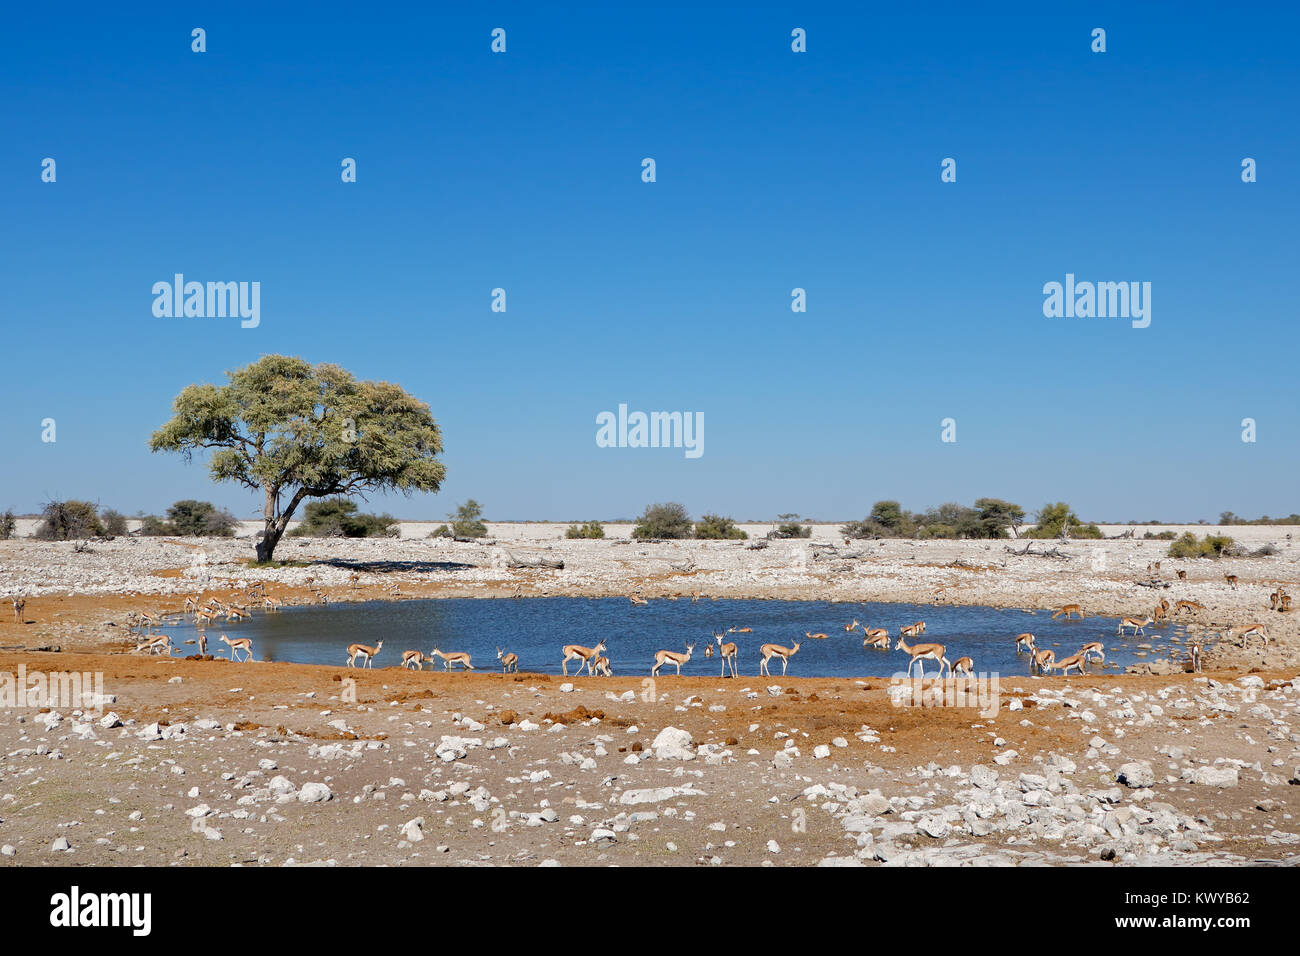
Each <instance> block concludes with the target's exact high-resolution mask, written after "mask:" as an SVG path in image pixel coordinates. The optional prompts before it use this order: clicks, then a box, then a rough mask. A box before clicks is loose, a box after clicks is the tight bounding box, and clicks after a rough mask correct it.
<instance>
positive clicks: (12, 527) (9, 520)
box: [0, 511, 18, 541]
mask: <svg viewBox="0 0 1300 956" xmlns="http://www.w3.org/2000/svg"><path fill="white" fill-rule="evenodd" d="M17 528H18V522H17V521H15V520H14V513H13V512H12V511H6V512H5V513H4V514H2V515H0V541H7V540H8V539H10V538H12V537H13V536H14V531H16V530H17Z"/></svg>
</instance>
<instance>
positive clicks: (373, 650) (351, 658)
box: [222, 635, 384, 669]
mask: <svg viewBox="0 0 1300 956" xmlns="http://www.w3.org/2000/svg"><path fill="white" fill-rule="evenodd" d="M222 640H225V637H224V635H223V636H222ZM383 646H384V642H383V641H380V642H379V643H378V644H376V645H375V646H374V647H367V646H366V645H365V644H349V645H348V667H355V666H356V661H357V658H358V657H360V658H363V660H362V662H361V666H362V667H369V668H372V669H373V668H374V666H375V665H374V660H375V655H377V654H378V653H379V651H380V649H381V648H382V647H383Z"/></svg>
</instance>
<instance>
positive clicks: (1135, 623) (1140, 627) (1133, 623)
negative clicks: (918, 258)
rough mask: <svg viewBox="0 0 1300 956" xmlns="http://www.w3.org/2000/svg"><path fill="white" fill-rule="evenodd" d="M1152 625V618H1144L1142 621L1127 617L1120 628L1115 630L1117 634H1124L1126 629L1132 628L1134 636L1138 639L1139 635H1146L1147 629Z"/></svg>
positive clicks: (1121, 622)
mask: <svg viewBox="0 0 1300 956" xmlns="http://www.w3.org/2000/svg"><path fill="white" fill-rule="evenodd" d="M1150 623H1151V618H1149V617H1144V618H1142V620H1140V621H1139V620H1138V619H1137V618H1135V617H1126V618H1123V619H1122V620H1121V621H1120V622H1119V627H1117V628H1115V633H1116V634H1123V633H1124V629H1125V628H1126V627H1131V628H1133V636H1134V637H1137V636H1138V635H1139V634H1145V633H1146V627H1147V625H1148V624H1150Z"/></svg>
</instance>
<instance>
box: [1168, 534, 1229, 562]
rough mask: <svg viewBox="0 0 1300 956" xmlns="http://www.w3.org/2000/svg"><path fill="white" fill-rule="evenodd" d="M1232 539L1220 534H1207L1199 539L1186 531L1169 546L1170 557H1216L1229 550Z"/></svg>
mask: <svg viewBox="0 0 1300 956" xmlns="http://www.w3.org/2000/svg"><path fill="white" fill-rule="evenodd" d="M1232 547H1233V542H1232V539H1231V538H1229V537H1226V536H1225V535H1221V534H1207V535H1206V536H1205V537H1204V538H1202V539H1201V540H1200V541H1197V540H1196V535H1194V534H1192V533H1191V532H1190V531H1187V532H1185V533H1184V534H1183V536H1182V537H1181V538H1179V539H1177V540H1176V541H1175V542H1174V543H1173V544H1171V545H1170V546H1169V557H1171V558H1218V557H1222V556H1223V555H1224V554H1225V553H1227V552H1230V551H1231V550H1232Z"/></svg>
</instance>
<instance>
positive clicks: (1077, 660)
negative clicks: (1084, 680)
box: [1047, 654, 1083, 675]
mask: <svg viewBox="0 0 1300 956" xmlns="http://www.w3.org/2000/svg"><path fill="white" fill-rule="evenodd" d="M1071 667H1073V668H1075V669H1076V670H1078V672H1079V673H1080V674H1082V673H1083V655H1082V654H1072V655H1070V656H1069V657H1064V658H1062V659H1061V660H1059V661H1049V662H1048V664H1047V669H1048V670H1049V671H1050V670H1059V671H1060V672H1061V673H1062V674H1063V675H1068V674H1069V673H1070V668H1071Z"/></svg>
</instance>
